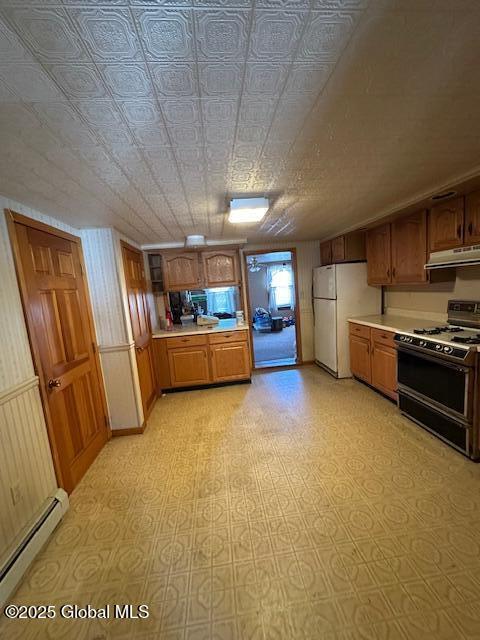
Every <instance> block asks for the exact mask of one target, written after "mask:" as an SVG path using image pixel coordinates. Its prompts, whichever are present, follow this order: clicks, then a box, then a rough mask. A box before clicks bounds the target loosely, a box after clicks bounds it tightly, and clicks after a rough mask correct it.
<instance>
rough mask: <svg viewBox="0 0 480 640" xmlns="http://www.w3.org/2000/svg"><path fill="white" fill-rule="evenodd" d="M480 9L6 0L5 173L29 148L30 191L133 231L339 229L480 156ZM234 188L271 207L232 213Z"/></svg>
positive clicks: (13, 187) (9, 179) (97, 221)
mask: <svg viewBox="0 0 480 640" xmlns="http://www.w3.org/2000/svg"><path fill="white" fill-rule="evenodd" d="M479 24H480V8H479V5H478V2H475V0H458V1H457V2H454V3H452V2H448V1H447V0H437V1H436V2H435V3H432V2H431V0H401V1H400V0H375V2H368V1H367V0H255V2H254V1H253V0H224V1H220V0H175V1H174V0H172V1H169V0H110V1H108V2H107V1H106V2H98V1H97V0H63V2H61V1H60V0H45V1H42V0H38V1H35V0H32V2H30V3H28V6H27V3H25V2H24V1H23V0H2V2H0V135H1V139H2V159H1V165H0V179H1V180H0V182H1V185H2V190H4V191H6V192H8V193H6V195H9V194H15V196H16V197H18V189H19V185H20V181H19V179H18V178H16V174H15V172H14V171H12V170H11V168H12V167H15V168H16V169H17V168H18V167H19V171H20V172H21V176H22V180H21V187H20V188H21V189H23V190H24V194H25V195H24V198H23V200H24V201H28V202H32V201H33V200H35V198H36V199H37V202H38V204H40V203H44V204H47V203H48V204H49V205H51V207H52V208H51V210H50V211H48V212H47V213H51V214H55V215H57V216H59V217H62V216H63V215H64V216H65V218H67V217H71V216H72V208H73V209H75V211H74V212H73V213H74V214H75V219H76V221H77V224H79V225H92V224H93V225H102V224H107V223H108V224H111V223H112V220H117V221H118V226H119V227H122V228H124V229H125V228H126V227H128V228H130V227H129V223H128V217H129V216H130V217H131V220H132V225H133V232H134V233H137V236H136V237H135V238H134V239H138V240H140V241H142V240H144V239H145V237H144V235H143V234H144V232H146V233H147V235H148V239H149V240H152V238H155V239H158V240H159V241H161V240H162V239H166V238H170V237H171V235H170V234H169V232H168V233H167V232H166V231H162V224H161V223H157V222H155V228H154V229H153V228H152V225H153V224H154V218H153V217H152V216H153V215H154V216H155V220H160V221H162V219H163V216H165V217H167V216H169V217H168V220H169V221H172V220H173V219H175V216H178V218H177V219H178V220H179V221H181V222H182V225H181V226H182V229H184V228H185V227H186V226H187V223H185V220H184V219H183V216H185V215H186V216H188V225H189V226H191V227H192V228H195V230H196V231H198V232H199V233H201V232H203V233H207V234H208V233H210V232H213V230H216V231H218V232H219V233H220V234H228V235H231V234H233V235H235V234H239V236H245V235H248V236H249V237H262V236H263V237H269V236H271V237H275V238H277V239H278V237H281V235H282V234H287V233H288V234H291V233H295V234H297V236H298V238H312V237H315V236H317V237H320V236H323V235H326V234H327V233H332V232H334V231H340V230H341V226H342V225H343V226H349V225H350V224H352V223H353V222H357V223H359V222H361V221H362V216H363V217H364V218H365V217H368V216H371V215H372V213H381V211H383V210H384V209H385V208H389V207H391V206H393V204H395V203H396V202H397V201H399V198H400V197H401V198H404V199H406V198H411V197H412V196H413V195H415V193H417V192H425V191H427V190H429V189H434V188H435V187H436V186H438V185H441V184H442V181H443V182H444V181H445V180H446V179H447V178H448V179H450V178H451V177H452V176H454V175H455V174H457V175H459V174H461V173H466V172H469V171H471V170H472V168H473V167H475V166H476V165H477V164H478V142H479V140H480V125H479V121H478V116H477V114H478V112H479V111H480V90H479V89H478V86H477V85H478V83H475V81H474V79H475V77H476V74H477V67H478V64H477V60H478V58H479V57H480V38H479V27H478V25H479ZM22 71H23V73H22ZM479 86H480V85H479ZM452 105H454V108H453V107H452ZM459 114H461V117H460V116H459ZM452 140H454V141H455V144H452ZM34 154H35V163H36V166H37V167H38V174H39V175H37V176H36V177H35V180H36V181H35V182H34V181H33V180H32V182H31V183H30V182H29V172H28V170H25V169H24V167H28V166H30V165H29V163H28V160H29V159H30V158H31V156H32V155H34ZM120 154H121V155H120ZM22 167H23V168H22ZM405 167H408V171H405ZM49 168H50V169H51V170H50V171H49ZM62 177H63V186H62ZM69 181H72V182H73V183H75V184H76V185H78V188H77V187H75V188H73V187H72V190H74V191H75V198H72V200H71V202H70V204H69V205H68V207H67V206H66V202H65V194H64V189H65V185H66V184H68V185H70V186H71V182H69ZM102 185H103V186H104V193H105V194H108V197H107V195H102ZM233 191H235V192H236V195H238V194H242V193H245V194H249V193H255V194H256V193H258V192H264V191H267V194H266V195H268V192H272V193H275V194H280V195H281V197H280V198H279V199H278V200H276V202H275V207H274V210H273V211H274V214H275V217H274V218H271V216H270V214H269V218H268V219H267V222H266V224H264V225H259V226H252V227H248V228H247V229H245V228H238V227H233V226H232V225H224V223H223V222H224V214H223V213H222V212H223V211H224V210H225V207H224V203H225V201H226V200H227V199H228V197H229V196H230V195H231V194H232V192H233ZM142 192H143V193H148V196H149V197H148V202H146V199H145V198H144V197H143V196H142ZM57 193H58V194H59V195H58V201H57V203H56V204H55V197H56V194H57ZM82 194H84V195H82ZM86 194H88V195H86ZM155 195H157V197H156V198H154V196H155ZM82 198H83V202H84V206H82ZM18 199H20V200H22V198H18ZM95 199H97V202H98V207H97V208H95V206H94V202H95ZM394 201H395V202H394ZM166 202H168V204H165V203H166ZM293 203H294V204H295V206H292V204H293ZM112 207H113V209H112ZM287 209H288V211H287ZM285 212H286V213H285ZM272 215H273V213H272ZM172 216H173V218H172ZM166 219H167V218H166ZM142 220H143V221H142ZM169 224H170V222H169ZM167 226H168V225H167ZM170 226H172V225H170ZM174 228H175V233H176V234H177V235H178V234H179V233H180V227H179V226H176V227H174ZM130 231H132V228H130ZM275 234H279V235H278V236H276V235H275ZM289 237H291V236H289ZM179 239H180V238H179Z"/></svg>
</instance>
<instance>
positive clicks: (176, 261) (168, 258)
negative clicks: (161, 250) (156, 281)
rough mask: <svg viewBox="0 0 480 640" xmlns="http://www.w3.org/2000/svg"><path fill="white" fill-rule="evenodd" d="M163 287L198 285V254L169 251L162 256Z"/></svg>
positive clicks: (184, 287) (170, 288)
mask: <svg viewBox="0 0 480 640" xmlns="http://www.w3.org/2000/svg"><path fill="white" fill-rule="evenodd" d="M163 278H164V286H165V289H167V290H169V291H180V290H181V289H197V288H198V287H199V285H200V269H199V256H198V253H195V252H193V251H192V252H189V253H187V252H185V253H170V254H166V255H164V256H163Z"/></svg>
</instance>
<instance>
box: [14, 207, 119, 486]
mask: <svg viewBox="0 0 480 640" xmlns="http://www.w3.org/2000/svg"><path fill="white" fill-rule="evenodd" d="M5 217H6V221H7V229H8V235H9V238H10V246H11V248H12V254H13V261H14V265H15V273H16V275H17V285H18V290H19V293H20V299H21V302H22V309H23V315H24V319H25V326H26V329H27V334H28V341H29V343H30V351H31V354H32V360H33V368H34V371H35V375H36V376H37V377H38V386H39V390H40V398H41V401H42V409H43V415H44V417H45V423H46V426H47V435H48V441H49V444H50V451H51V454H52V459H53V468H54V470H55V477H56V480H57V483H58V485H59V486H62V487H63V486H64V485H65V479H64V477H63V475H62V471H61V465H60V460H59V454H58V451H57V449H56V446H55V436H54V429H53V422H52V416H51V414H50V409H49V405H48V392H47V388H46V386H45V375H44V372H43V368H42V362H41V359H40V350H39V347H38V343H37V339H36V337H35V332H34V331H32V330H31V327H33V325H34V320H33V317H32V313H31V309H30V307H29V305H28V304H27V303H26V291H27V283H26V280H25V275H24V272H23V267H22V261H21V256H20V248H19V245H18V239H17V232H16V226H15V225H16V224H21V225H24V226H26V227H30V228H31V229H37V230H38V231H43V232H45V233H48V234H51V235H54V236H57V237H59V238H63V239H65V240H69V241H70V242H74V243H75V244H76V245H77V248H78V255H79V259H80V267H81V270H82V273H81V276H82V278H83V283H84V287H85V293H86V298H87V300H86V303H87V317H88V323H89V327H90V332H91V333H90V335H91V336H92V338H93V340H92V346H93V352H94V356H95V368H96V370H97V375H98V379H99V381H100V383H101V384H100V387H101V388H100V390H99V391H100V396H101V400H102V408H103V413H104V416H105V424H106V428H107V441H108V440H110V438H111V437H112V430H111V427H110V419H109V413H108V406H107V399H106V396H105V383H104V380H103V373H102V368H101V365H100V358H99V354H98V344H97V335H96V333H95V324H94V321H93V313H92V307H91V298H90V291H89V288H88V281H87V277H86V269H85V259H84V256H83V250H82V240H81V238H80V237H79V236H74V235H72V234H71V233H67V232H66V231H62V230H61V229H57V228H56V227H52V226H50V225H48V224H45V223H43V222H39V221H37V220H34V219H33V218H29V217H28V216H24V215H22V214H21V213H17V212H16V211H13V210H12V209H5Z"/></svg>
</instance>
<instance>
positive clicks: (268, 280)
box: [244, 249, 301, 369]
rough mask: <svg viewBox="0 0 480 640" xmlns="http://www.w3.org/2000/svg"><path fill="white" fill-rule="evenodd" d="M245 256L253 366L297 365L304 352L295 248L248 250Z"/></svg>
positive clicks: (257, 367) (260, 367) (259, 367)
mask: <svg viewBox="0 0 480 640" xmlns="http://www.w3.org/2000/svg"><path fill="white" fill-rule="evenodd" d="M244 256H245V273H246V276H247V277H246V283H247V300H248V305H247V306H248V320H249V323H250V326H251V329H252V360H253V363H254V367H255V368H256V369H262V368H265V367H284V366H291V365H295V364H298V363H299V362H301V357H300V353H301V350H300V326H299V314H298V294H297V291H298V285H297V269H296V253H295V249H288V250H282V251H267V250H262V251H249V252H245V254H244Z"/></svg>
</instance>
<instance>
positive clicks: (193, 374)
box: [168, 345, 211, 387]
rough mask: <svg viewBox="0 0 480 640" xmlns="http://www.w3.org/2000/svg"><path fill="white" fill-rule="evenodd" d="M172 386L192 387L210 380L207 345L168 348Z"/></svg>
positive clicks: (207, 382)
mask: <svg viewBox="0 0 480 640" xmlns="http://www.w3.org/2000/svg"><path fill="white" fill-rule="evenodd" d="M168 364H169V369H170V382H171V385H172V387H194V386H197V385H202V384H209V383H210V382H211V378H210V370H209V367H208V347H207V345H199V346H190V347H181V348H178V349H169V350H168Z"/></svg>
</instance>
